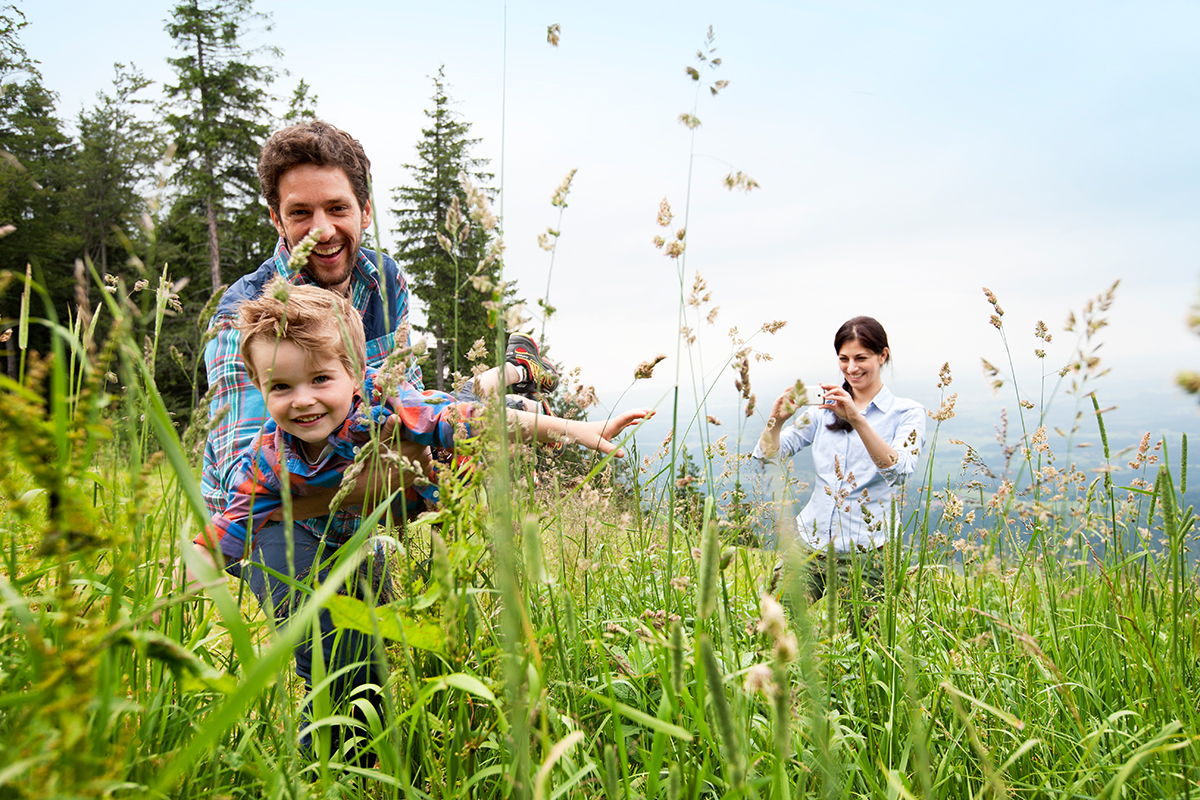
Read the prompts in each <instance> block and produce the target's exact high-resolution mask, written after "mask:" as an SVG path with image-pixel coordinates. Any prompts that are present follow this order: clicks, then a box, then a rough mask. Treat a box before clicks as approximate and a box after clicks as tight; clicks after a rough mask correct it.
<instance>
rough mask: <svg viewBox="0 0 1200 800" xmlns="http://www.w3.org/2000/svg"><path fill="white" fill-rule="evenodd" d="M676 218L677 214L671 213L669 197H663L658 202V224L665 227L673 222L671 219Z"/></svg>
mask: <svg viewBox="0 0 1200 800" xmlns="http://www.w3.org/2000/svg"><path fill="white" fill-rule="evenodd" d="M673 219H675V215H674V214H672V213H671V204H670V203H668V202H667V198H665V197H664V198H663V199H662V202H661V203H659V204H658V226H659V227H660V228H665V227H667V226H668V225H670V224H671V220H673Z"/></svg>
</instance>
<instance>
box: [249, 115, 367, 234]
mask: <svg viewBox="0 0 1200 800" xmlns="http://www.w3.org/2000/svg"><path fill="white" fill-rule="evenodd" d="M301 164H316V165H317V166H319V167H326V166H333V167H341V169H342V171H343V172H345V173H346V177H347V178H348V179H349V180H350V188H351V189H352V190H353V191H354V199H356V200H357V201H358V207H359V208H360V209H365V208H366V207H367V201H368V200H369V199H370V197H371V196H370V193H369V192H368V191H367V184H368V181H369V178H370V174H371V161H370V159H368V158H367V154H366V152H364V151H363V147H362V145H361V144H360V143H359V141H358V140H357V139H355V138H354V137H353V136H351V135H350V134H348V133H346V132H345V131H343V130H341V129H340V128H335V127H334V126H333V125H330V124H329V123H328V122H324V121H322V120H319V119H314V120H310V121H308V122H302V123H300V124H299V125H292V126H290V127H287V128H282V129H280V130H277V131H275V133H273V134H271V138H270V139H268V140H267V143H266V144H265V145H263V149H262V155H260V156H259V158H258V180H259V183H260V184H262V195H263V198H264V199H265V200H266V201H267V207H268V208H270V209H271V211H273V212H275V213H276V214H278V213H279V179H280V178H281V177H283V173H285V172H287V171H288V170H289V169H291V168H292V167H297V166H300V165H301Z"/></svg>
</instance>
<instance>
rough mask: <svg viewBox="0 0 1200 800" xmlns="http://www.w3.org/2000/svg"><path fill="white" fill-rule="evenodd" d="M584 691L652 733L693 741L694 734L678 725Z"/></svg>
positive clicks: (600, 695)
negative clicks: (657, 732)
mask: <svg viewBox="0 0 1200 800" xmlns="http://www.w3.org/2000/svg"><path fill="white" fill-rule="evenodd" d="M584 691H585V692H586V693H587V695H588V696H589V697H591V698H592V699H593V700H597V701H599V702H601V703H603V704H604V705H606V706H608V707H609V708H611V709H612V710H613V711H615V712H616V713H618V714H620V715H621V716H623V717H626V718H628V719H631V720H633V721H634V722H636V723H637V724H638V725H641V726H643V727H646V728H649V729H650V730H652V731H659V732H660V733H665V734H667V735H668V736H674V737H675V738H676V739H682V740H683V741H685V742H690V741H691V740H692V734H691V733H690V732H689V731H688V730H686V729H684V728H681V727H679V726H678V725H672V724H671V723H669V722H663V721H662V720H661V719H658V718H657V717H652V716H650V715H649V714H647V713H646V712H645V711H639V710H638V709H636V708H632V707H630V706H627V705H625V704H624V703H618V702H616V701H614V700H610V699H609V698H607V697H605V696H604V695H602V694H597V693H596V692H592V691H588V690H584Z"/></svg>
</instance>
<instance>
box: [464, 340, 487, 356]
mask: <svg viewBox="0 0 1200 800" xmlns="http://www.w3.org/2000/svg"><path fill="white" fill-rule="evenodd" d="M487 354H488V349H487V343H486V342H485V341H484V340H483V337H482V336H480V337H479V338H478V339H476V340H475V344H473V345H471V349H470V350H468V351H467V360H468V361H478V360H479V359H481V358H487Z"/></svg>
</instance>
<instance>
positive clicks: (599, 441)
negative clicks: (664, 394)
mask: <svg viewBox="0 0 1200 800" xmlns="http://www.w3.org/2000/svg"><path fill="white" fill-rule="evenodd" d="M508 414H509V417H508V418H509V420H510V421H515V422H516V423H517V425H518V426H519V429H520V432H521V435H522V438H525V439H532V438H536V439H537V440H538V441H539V442H546V443H557V442H564V443H566V442H574V443H575V444H581V445H583V446H584V447H586V448H588V449H589V450H598V451H599V452H601V453H603V454H604V455H608V454H609V453H612V454H613V455H615V456H616V457H617V458H624V457H625V450H624V448H620V447H617V446H616V445H615V444H613V443H612V440H613V439H615V438H616V437H617V436H619V435H620V434H621V432H622V431H624V430H625V429H626V428H628V427H629V426H631V425H636V424H638V423H639V422H641V421H642V420H644V419H649V418H650V417H652V416H654V412H653V411H652V410H651V409H649V408H635V409H633V410H631V411H625V412H623V413H621V414H617V415H616V416H615V417H610V418H609V419H604V420H598V421H596V422H583V421H580V420H574V419H563V418H562V417H552V416H549V415H547V414H533V413H530V412H528V411H517V410H515V409H510V410H509V412H508Z"/></svg>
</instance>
